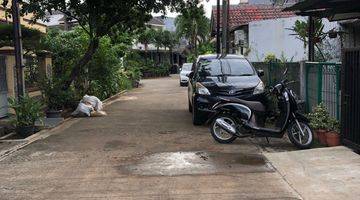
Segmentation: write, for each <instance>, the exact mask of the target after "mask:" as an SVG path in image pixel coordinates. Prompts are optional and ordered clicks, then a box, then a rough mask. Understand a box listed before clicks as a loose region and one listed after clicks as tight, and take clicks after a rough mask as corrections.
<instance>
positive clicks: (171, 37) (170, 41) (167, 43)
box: [162, 30, 178, 65]
mask: <svg viewBox="0 0 360 200" xmlns="http://www.w3.org/2000/svg"><path fill="white" fill-rule="evenodd" d="M177 43H178V39H177V38H176V35H175V34H174V33H172V32H170V31H167V30H165V31H163V39H162V45H163V46H164V47H165V51H166V48H167V47H168V48H169V54H170V57H171V59H170V64H171V65H172V64H173V59H172V51H173V48H174V47H175V45H176V44H177Z"/></svg>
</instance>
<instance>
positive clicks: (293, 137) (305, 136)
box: [287, 121, 314, 149]
mask: <svg viewBox="0 0 360 200" xmlns="http://www.w3.org/2000/svg"><path fill="white" fill-rule="evenodd" d="M287 132H288V137H289V139H290V141H291V142H292V143H293V144H294V145H295V146H296V147H297V148H299V149H309V148H310V147H311V146H312V144H313V141H314V135H313V132H312V130H311V128H310V126H309V124H308V123H306V122H303V121H293V122H292V123H291V124H290V125H289V127H288V131H287Z"/></svg>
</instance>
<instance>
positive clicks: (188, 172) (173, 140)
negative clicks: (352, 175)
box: [0, 76, 299, 200]
mask: <svg viewBox="0 0 360 200" xmlns="http://www.w3.org/2000/svg"><path fill="white" fill-rule="evenodd" d="M187 106H188V105H187V91H186V88H181V87H179V82H178V79H177V77H176V76H175V77H172V78H160V79H152V80H145V81H143V87H142V88H138V89H135V90H132V91H131V92H128V93H127V94H125V95H123V96H121V97H120V98H118V99H116V100H115V101H114V102H113V103H112V104H111V105H109V106H107V107H106V112H107V113H108V116H106V117H102V118H83V119H75V120H72V121H70V122H67V123H66V124H64V125H63V126H62V127H61V128H58V129H57V130H56V131H54V133H52V134H53V135H51V136H50V137H48V138H46V139H43V140H38V141H36V142H34V143H32V144H30V145H29V146H26V147H25V148H23V149H20V150H19V151H17V152H15V153H13V154H11V155H10V156H8V157H6V158H5V159H4V160H2V161H0V199H2V200H4V199H299V195H298V194H297V193H296V192H295V191H294V190H293V189H292V188H291V187H290V186H289V185H288V184H287V183H286V182H285V181H284V179H283V178H282V177H281V176H280V174H279V173H278V172H277V171H276V170H275V169H274V168H273V167H272V166H271V164H269V163H268V161H267V160H266V159H265V158H264V156H263V155H262V154H261V152H260V148H259V147H257V146H256V145H254V144H253V143H251V142H250V140H247V139H242V140H237V141H235V143H234V144H231V145H223V144H218V143H216V142H214V140H213V139H212V138H211V136H210V134H209V130H208V128H207V127H204V126H203V127H202V126H200V127H195V126H193V125H192V123H191V115H190V113H189V112H188V111H187Z"/></svg>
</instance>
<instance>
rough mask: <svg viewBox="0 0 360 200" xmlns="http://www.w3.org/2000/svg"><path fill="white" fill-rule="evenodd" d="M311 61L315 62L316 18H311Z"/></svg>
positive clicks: (309, 33)
mask: <svg viewBox="0 0 360 200" xmlns="http://www.w3.org/2000/svg"><path fill="white" fill-rule="evenodd" d="M308 23H309V30H308V31H309V32H308V35H309V58H308V59H309V61H310V62H314V61H315V43H314V42H315V41H314V33H315V20H314V17H312V16H309V22H308Z"/></svg>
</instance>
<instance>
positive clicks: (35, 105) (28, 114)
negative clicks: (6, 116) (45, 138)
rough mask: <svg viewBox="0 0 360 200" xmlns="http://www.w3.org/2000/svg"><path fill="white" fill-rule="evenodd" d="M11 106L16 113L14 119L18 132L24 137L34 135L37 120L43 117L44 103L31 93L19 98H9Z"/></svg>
mask: <svg viewBox="0 0 360 200" xmlns="http://www.w3.org/2000/svg"><path fill="white" fill-rule="evenodd" d="M9 106H10V108H12V109H14V111H15V114H16V117H15V119H14V120H13V124H14V125H15V127H16V132H17V133H18V134H19V135H21V136H23V137H27V136H29V135H32V134H33V133H34V131H35V121H37V120H39V119H40V118H41V117H42V111H41V108H42V104H41V103H40V102H39V101H37V100H35V99H32V98H31V97H29V95H24V96H22V97H20V98H19V99H18V100H17V99H15V98H9Z"/></svg>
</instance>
